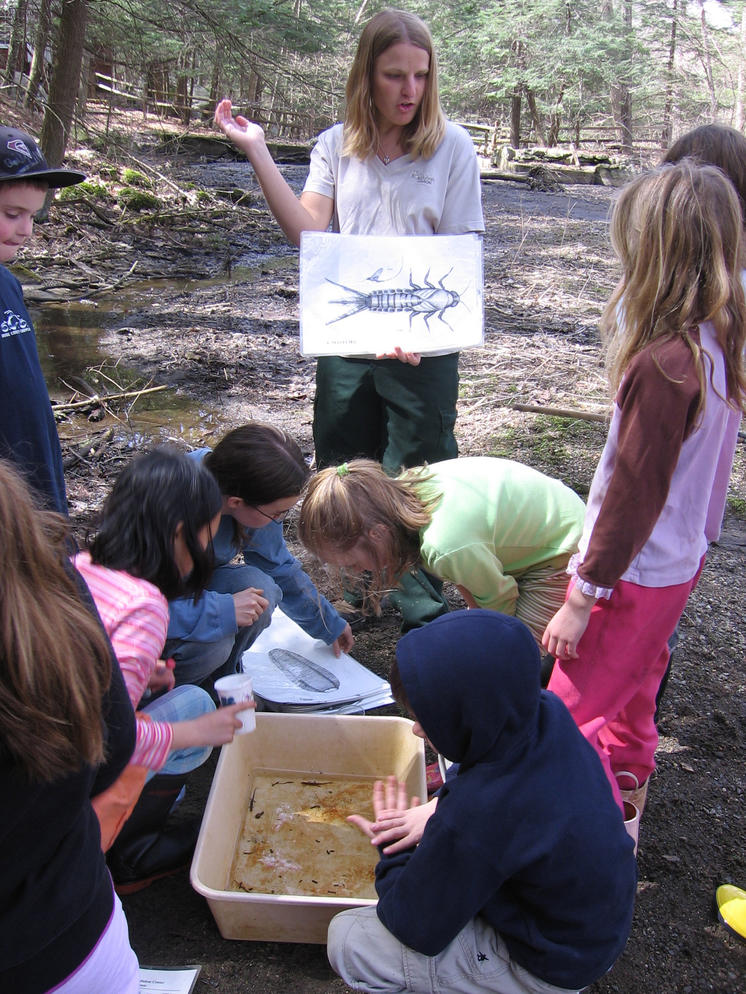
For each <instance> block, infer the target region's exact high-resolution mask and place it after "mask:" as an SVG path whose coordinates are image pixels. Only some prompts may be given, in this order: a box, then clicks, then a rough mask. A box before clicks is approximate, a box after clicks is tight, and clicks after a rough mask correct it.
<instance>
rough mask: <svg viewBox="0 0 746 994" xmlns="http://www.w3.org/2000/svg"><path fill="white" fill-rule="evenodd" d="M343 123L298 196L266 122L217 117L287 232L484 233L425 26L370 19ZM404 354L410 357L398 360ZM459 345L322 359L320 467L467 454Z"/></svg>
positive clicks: (468, 163)
mask: <svg viewBox="0 0 746 994" xmlns="http://www.w3.org/2000/svg"><path fill="white" fill-rule="evenodd" d="M346 98H347V99H346V108H345V120H344V123H343V124H336V125H335V126H334V127H332V128H329V129H328V130H327V131H324V132H323V133H322V134H321V135H320V136H319V138H318V141H317V143H316V145H315V147H314V149H313V152H312V153H311V167H310V172H309V176H308V179H307V181H306V184H305V187H304V190H303V192H302V194H301V195H300V197H299V198H298V197H296V196H295V194H294V193H293V191H292V189H291V188H290V187H289V186H288V184H287V183H286V182H285V180H284V178H283V176H282V175H281V173H280V172H279V170H278V169H277V166H276V165H275V163H274V162H273V160H272V158H271V156H270V153H269V151H268V149H267V145H266V142H265V139H264V132H263V131H262V129H261V127H259V125H257V124H254V123H253V122H251V121H248V120H247V119H246V118H245V117H240V116H239V117H235V118H234V117H233V115H232V108H231V103H230V101H229V100H223V101H221V102H220V103H219V104H218V107H217V109H216V111H215V121H216V123H217V124H218V126H219V127H220V128H221V129H222V130H223V132H224V133H225V134H226V136H227V137H228V138H229V139H230V140H231V141H232V142H233V143H234V144H235V145H236V146H237V147H238V148H240V149H241V151H243V152H244V153H245V154H246V156H247V158H248V160H249V162H250V163H251V165H252V167H253V168H254V171H255V173H256V177H257V179H258V181H259V183H260V185H261V187H262V191H263V193H264V195H265V197H266V198H267V203H268V205H269V208H270V210H271V211H272V213H273V214H274V216H275V218H276V219H277V221H278V223H279V225H280V227H281V228H282V230H283V231H284V232H285V234H286V236H287V237H288V240H289V241H290V242H292V243H293V244H295V245H298V244H300V236H301V233H302V232H303V231H326V230H327V228H328V227H329V224H330V223H331V225H332V229H333V230H334V231H337V232H341V233H342V234H350V235H458V234H465V233H467V232H481V231H483V230H484V221H483V218H482V205H481V190H480V182H479V166H478V163H477V157H476V154H475V151H474V145H473V143H472V141H471V138H470V137H469V135H468V134H467V133H466V131H464V129H463V128H460V127H459V126H458V125H455V124H452V123H451V122H450V121H447V120H446V118H445V116H444V114H443V110H442V108H441V105H440V96H439V93H438V67H437V60H436V56H435V51H434V49H433V42H432V38H431V36H430V32H429V30H428V28H427V25H426V24H425V23H424V22H423V21H422V20H421V19H420V18H419V17H417V16H416V15H415V14H411V13H409V12H407V11H404V10H396V9H386V10H382V11H379V12H378V13H377V14H375V15H374V16H373V17H372V18H371V19H370V20H369V21H368V23H367V24H366V25H365V27H364V29H363V32H362V34H361V36H360V40H359V42H358V47H357V52H356V54H355V58H354V60H353V63H352V66H351V69H350V73H349V76H348V78H347V87H346ZM399 360H401V361H399ZM457 398H458V353H457V352H450V353H448V354H446V355H429V356H425V357H424V358H422V360H421V361H420V357H419V356H417V355H411V354H405V353H403V352H402V351H401V349H397V350H396V351H395V352H394V353H392V354H391V355H390V356H386V355H378V356H374V355H370V356H359V357H354V358H341V357H338V356H323V357H322V358H320V359H319V360H318V364H317V371H316V399H315V402H314V422H313V437H314V443H315V446H316V461H317V464H318V465H319V467H324V466H329V465H332V464H334V463H337V462H339V461H341V460H343V459H350V458H353V457H355V456H367V457H369V458H371V459H376V460H379V461H381V462H383V464H384V466H385V467H386V469H387V470H388V471H390V472H394V473H396V472H399V470H400V469H401V468H402V466H406V467H411V466H418V465H420V464H422V463H423V462H438V461H440V460H443V459H451V458H453V457H455V456H456V455H457V454H458V451H457V446H456V440H455V437H454V433H453V429H454V426H455V423H456V401H457Z"/></svg>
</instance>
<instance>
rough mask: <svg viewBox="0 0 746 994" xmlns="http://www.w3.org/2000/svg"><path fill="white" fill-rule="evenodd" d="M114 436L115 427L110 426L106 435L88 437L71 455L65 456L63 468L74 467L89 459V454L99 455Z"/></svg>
mask: <svg viewBox="0 0 746 994" xmlns="http://www.w3.org/2000/svg"><path fill="white" fill-rule="evenodd" d="M113 437H114V429H113V428H109V429H108V430H107V431H106V432H105V434H104V435H98V436H96V437H95V438H87V439H86V440H85V441H84V442H81V443H80V445H78V446H76V447H75V448H74V449H72V450H71V451H70V454H69V455H67V456H65V458H64V459H63V461H62V465H63V468H64V469H72V467H73V466H75V465H76V464H77V463H79V462H83V461H85V460H87V459H88V457H89V456H99V455H100V454H101V452H102V451H103V450H104V449H105V448H106V446H107V445H108V444H109V442H110V441H111V440H112V438H113Z"/></svg>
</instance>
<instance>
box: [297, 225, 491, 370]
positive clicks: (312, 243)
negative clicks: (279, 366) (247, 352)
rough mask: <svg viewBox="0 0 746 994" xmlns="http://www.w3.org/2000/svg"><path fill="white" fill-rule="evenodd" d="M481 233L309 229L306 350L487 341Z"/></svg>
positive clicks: (423, 348) (303, 304)
mask: <svg viewBox="0 0 746 994" xmlns="http://www.w3.org/2000/svg"><path fill="white" fill-rule="evenodd" d="M483 337H484V321H483V284H482V241H481V239H480V238H479V236H478V235H475V234H467V235H435V236H415V235H409V236H400V237H378V236H372V235H338V234H331V233H329V232H318V231H305V232H303V235H302V237H301V246H300V350H301V353H302V354H303V355H307V356H320V355H341V356H345V355H347V356H352V355H376V354H380V353H388V352H393V350H394V348H395V347H396V346H400V347H401V348H402V349H403V350H404V351H405V352H421V353H422V354H423V355H427V354H428V353H435V352H444V351H448V350H456V349H465V348H470V347H473V346H477V345H481V344H482V341H483Z"/></svg>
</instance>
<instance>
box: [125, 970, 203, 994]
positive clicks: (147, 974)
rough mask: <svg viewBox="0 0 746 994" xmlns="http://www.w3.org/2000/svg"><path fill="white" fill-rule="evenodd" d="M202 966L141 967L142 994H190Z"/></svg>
mask: <svg viewBox="0 0 746 994" xmlns="http://www.w3.org/2000/svg"><path fill="white" fill-rule="evenodd" d="M201 969H202V967H201V966H141V967H140V994H151V992H153V991H157V992H158V994H190V992H191V991H193V990H194V987H195V984H196V983H197V977H198V976H199V974H200V971H201Z"/></svg>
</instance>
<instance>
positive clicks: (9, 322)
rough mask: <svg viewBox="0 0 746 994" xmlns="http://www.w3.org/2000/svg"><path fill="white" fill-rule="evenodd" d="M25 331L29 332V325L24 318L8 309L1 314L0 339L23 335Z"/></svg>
mask: <svg viewBox="0 0 746 994" xmlns="http://www.w3.org/2000/svg"><path fill="white" fill-rule="evenodd" d="M27 331H31V325H30V324H29V323H28V321H27V320H26V318H24V317H22V316H21V315H20V314H16V313H15V312H14V311H11V310H10V308H8V310H6V311H5V312H4V313H3V320H2V322H1V323H0V338H10V337H11V335H23V334H25V332H27Z"/></svg>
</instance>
